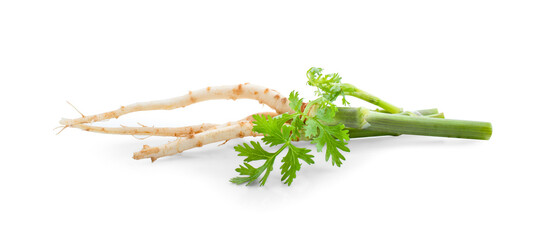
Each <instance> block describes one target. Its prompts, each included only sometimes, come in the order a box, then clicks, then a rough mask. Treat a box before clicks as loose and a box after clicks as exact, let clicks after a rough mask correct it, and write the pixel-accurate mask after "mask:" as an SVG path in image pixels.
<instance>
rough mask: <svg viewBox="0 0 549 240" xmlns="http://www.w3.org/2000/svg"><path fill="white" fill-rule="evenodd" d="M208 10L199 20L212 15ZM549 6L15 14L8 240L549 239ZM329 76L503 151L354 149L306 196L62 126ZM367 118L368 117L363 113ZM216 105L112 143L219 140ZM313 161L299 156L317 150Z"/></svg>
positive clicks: (462, 146)
mask: <svg viewBox="0 0 549 240" xmlns="http://www.w3.org/2000/svg"><path fill="white" fill-rule="evenodd" d="M197 2H200V3H197ZM548 12H549V6H548V3H547V1H528V0H525V1H485V0H472V1H356V2H348V1H337V2H336V1H332V2H325V1H276V2H272V3H263V2H260V1H236V0H232V1H193V2H180V1H150V2H147V1H112V0H109V1H9V0H8V1H2V2H1V3H0V79H1V82H2V87H1V90H0V91H1V92H0V98H1V101H0V102H1V108H2V118H1V120H0V121H1V123H2V125H1V126H2V128H3V130H2V135H1V136H2V138H1V139H2V140H3V143H2V154H1V155H2V157H1V159H2V164H1V165H0V238H2V239H214V238H215V239H233V238H239V239H297V238H302V239H313V238H316V239H364V238H369V239H548V238H549V228H548V226H549V206H548V203H549V192H548V191H549V162H548V159H549V158H548V157H547V147H548V144H547V143H548V141H547V134H549V132H548V131H547V128H548V127H547V126H548V125H547V124H548V117H549V116H548V113H547V103H548V101H547V97H546V94H547V87H546V86H544V83H545V82H547V80H548V79H549V68H548V67H549V57H548V56H549V44H548V43H549V14H548ZM312 66H317V67H323V68H325V69H326V71H327V72H339V73H340V74H341V75H342V76H343V79H344V81H345V82H349V83H353V84H355V85H357V86H359V87H360V88H363V89H365V90H367V91H369V92H372V93H374V94H375V95H378V96H380V97H381V98H384V99H386V100H387V101H390V102H392V103H395V104H396V105H399V106H401V107H404V108H405V109H408V110H414V109H422V108H431V107H438V108H439V109H440V110H442V111H443V112H444V113H445V114H446V117H447V118H457V119H468V120H480V121H490V122H492V123H493V126H494V134H493V137H492V139H491V140H490V141H473V140H456V139H442V138H431V137H416V136H402V137H381V138H371V139H361V140H352V142H351V143H350V144H349V146H350V148H351V153H349V154H347V155H346V157H347V161H345V163H344V165H343V166H342V167H341V168H339V169H338V168H336V167H332V166H331V164H328V163H326V162H324V160H323V159H322V158H320V156H322V153H317V154H316V155H317V156H319V157H318V158H317V164H315V165H312V166H305V165H304V166H303V168H302V170H301V171H300V172H299V174H298V178H297V179H296V180H295V182H294V184H293V185H292V186H291V187H287V186H285V185H283V184H282V183H281V182H280V181H279V178H280V173H279V172H278V171H275V172H273V174H272V175H271V178H270V179H269V181H268V182H267V185H266V186H264V187H257V186H251V187H245V186H237V185H233V184H231V183H229V182H228V180H229V179H230V178H231V177H233V176H235V175H236V172H235V171H234V169H235V168H236V167H237V166H238V164H240V163H241V162H242V158H241V157H237V156H236V153H235V152H234V151H233V149H232V148H233V147H234V146H235V145H236V144H239V143H242V142H243V141H250V140H251V139H250V138H247V139H244V140H241V139H239V140H233V141H230V142H228V143H227V144H226V145H223V146H220V147H218V146H217V144H213V145H209V146H205V147H203V148H200V149H193V150H191V151H188V152H184V153H183V154H179V155H176V156H173V157H168V158H165V159H160V160H158V161H157V162H155V163H154V164H151V163H150V161H147V160H141V161H135V160H133V159H132V158H131V156H132V153H133V152H134V151H138V150H139V149H141V146H142V145H143V144H149V145H160V144H163V143H165V142H167V141H168V140H172V139H167V138H149V139H147V140H143V141H140V140H136V139H134V138H132V137H131V136H112V135H102V134H93V133H88V132H83V131H80V130H75V129H67V130H65V131H64V132H63V133H62V134H60V135H55V131H53V130H52V129H53V128H54V127H56V126H58V123H57V122H58V120H59V119H60V118H61V117H71V118H73V117H78V116H79V115H78V113H76V111H74V110H73V109H72V108H71V107H70V106H69V105H68V104H66V103H65V100H69V101H70V102H71V103H73V104H74V105H75V106H76V107H78V109H79V110H81V111H82V112H83V113H84V114H95V113H100V112H104V111H108V110H113V109H115V108H118V107H119V106H121V105H126V104H130V103H133V102H138V101H146V100H156V99H163V98H168V97H175V96H179V95H182V94H185V93H187V91H189V90H195V89H199V88H203V87H206V86H215V85H223V84H235V83H244V82H251V83H255V84H259V85H264V86H267V87H269V88H273V89H276V90H278V91H280V92H281V93H283V94H289V92H290V91H291V90H299V91H301V92H302V93H303V95H305V96H306V97H308V98H309V99H310V98H312V90H313V89H312V88H310V87H307V86H306V85H305V81H306V78H305V71H306V70H307V69H308V68H310V67H312ZM353 104H354V105H355V106H357V105H366V104H364V103H362V102H359V101H353ZM265 110H267V108H266V107H262V106H261V105H259V104H257V103H256V102H253V101H247V100H241V101H237V102H233V101H213V102H207V103H199V104H196V105H193V106H190V107H187V108H185V109H178V110H173V111H154V112H144V113H135V114H130V115H126V116H123V117H121V118H119V119H117V120H112V121H108V122H105V123H102V124H103V126H115V125H117V124H125V125H130V126H137V122H140V123H142V124H145V125H155V126H184V125H190V124H196V123H201V122H211V123H222V122H226V121H230V120H236V119H239V118H241V117H244V116H246V115H248V114H252V113H255V112H258V111H265ZM307 145H308V144H305V143H304V144H303V145H302V146H307Z"/></svg>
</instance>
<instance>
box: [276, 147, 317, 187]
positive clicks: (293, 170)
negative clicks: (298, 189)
mask: <svg viewBox="0 0 549 240" xmlns="http://www.w3.org/2000/svg"><path fill="white" fill-rule="evenodd" d="M310 151H311V150H309V149H306V148H298V147H296V146H294V145H291V144H290V145H288V153H287V154H286V156H284V157H283V158H282V166H281V167H280V169H281V173H282V181H285V182H284V183H286V184H288V186H290V185H291V184H292V182H293V180H294V179H295V178H296V176H297V171H299V170H300V169H301V163H300V162H299V159H301V160H303V161H304V162H306V163H307V164H313V163H314V161H313V155H310V154H308V153H309V152H310Z"/></svg>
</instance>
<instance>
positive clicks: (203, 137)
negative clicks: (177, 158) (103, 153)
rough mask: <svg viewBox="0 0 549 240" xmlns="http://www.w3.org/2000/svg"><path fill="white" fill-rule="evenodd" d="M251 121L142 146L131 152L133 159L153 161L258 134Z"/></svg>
mask: <svg viewBox="0 0 549 240" xmlns="http://www.w3.org/2000/svg"><path fill="white" fill-rule="evenodd" d="M252 128H253V124H252V122H251V121H240V122H238V123H237V124H236V125H229V126H223V127H220V128H215V129H209V130H207V131H204V132H201V133H197V134H193V135H190V136H188V137H183V138H178V139H177V140H175V141H173V142H170V143H167V144H165V145H162V146H158V147H149V146H147V145H145V146H143V149H142V150H141V151H139V152H136V153H134V154H133V158H134V159H143V158H150V159H151V160H152V161H153V162H154V161H156V159H158V158H160V157H165V156H170V155H174V154H177V153H180V152H183V151H185V150H189V149H191V148H195V147H202V146H203V145H206V144H210V143H214V142H220V141H225V140H230V139H234V138H242V137H246V136H260V134H257V133H255V132H253V131H252Z"/></svg>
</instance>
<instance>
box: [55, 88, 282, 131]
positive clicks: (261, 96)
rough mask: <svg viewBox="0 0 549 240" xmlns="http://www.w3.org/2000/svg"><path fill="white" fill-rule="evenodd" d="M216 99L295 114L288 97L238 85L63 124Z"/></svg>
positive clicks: (136, 105)
mask: <svg viewBox="0 0 549 240" xmlns="http://www.w3.org/2000/svg"><path fill="white" fill-rule="evenodd" d="M214 99H233V100H236V99H254V100H257V101H258V102H259V103H261V104H265V105H267V106H269V107H271V108H273V109H274V110H275V111H276V112H277V113H279V114H280V113H285V112H292V110H291V108H290V106H289V101H288V99H287V98H286V97H284V96H281V95H280V93H278V92H277V91H275V90H272V89H269V88H266V87H262V86H258V85H253V84H248V83H245V84H237V85H226V86H216V87H207V88H204V89H200V90H196V91H189V93H188V94H186V95H183V96H180V97H175V98H170V99H165V100H157V101H150V102H140V103H134V104H131V105H127V106H122V107H120V108H119V109H117V110H113V111H110V112H105V113H101V114H97V115H91V116H83V117H81V118H76V119H61V121H60V122H59V123H61V125H65V126H72V125H76V124H82V123H92V122H98V121H103V120H107V119H111V118H118V117H120V116H122V115H124V114H128V113H132V112H138V111H149V110H171V109H175V108H181V107H186V106H189V105H191V104H193V103H197V102H203V101H208V100H214Z"/></svg>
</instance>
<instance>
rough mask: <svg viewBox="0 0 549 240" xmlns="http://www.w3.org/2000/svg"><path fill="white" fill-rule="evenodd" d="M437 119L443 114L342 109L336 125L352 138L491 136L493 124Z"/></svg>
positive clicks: (484, 138) (472, 137)
mask: <svg viewBox="0 0 549 240" xmlns="http://www.w3.org/2000/svg"><path fill="white" fill-rule="evenodd" d="M437 117H440V115H438V114H435V116H434V117H422V116H419V117H418V116H407V115H404V114H388V113H380V112H376V111H371V110H368V109H365V108H350V107H340V108H338V112H337V113H336V115H335V117H334V123H343V124H344V125H345V126H346V128H348V129H349V135H350V137H351V138H353V137H370V136H381V135H400V134H409V135H423V136H437V137H450V138H467V139H479V140H488V139H490V137H491V135H492V124H491V123H489V122H477V121H466V120H453V119H444V118H437ZM327 124H331V123H327Z"/></svg>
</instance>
